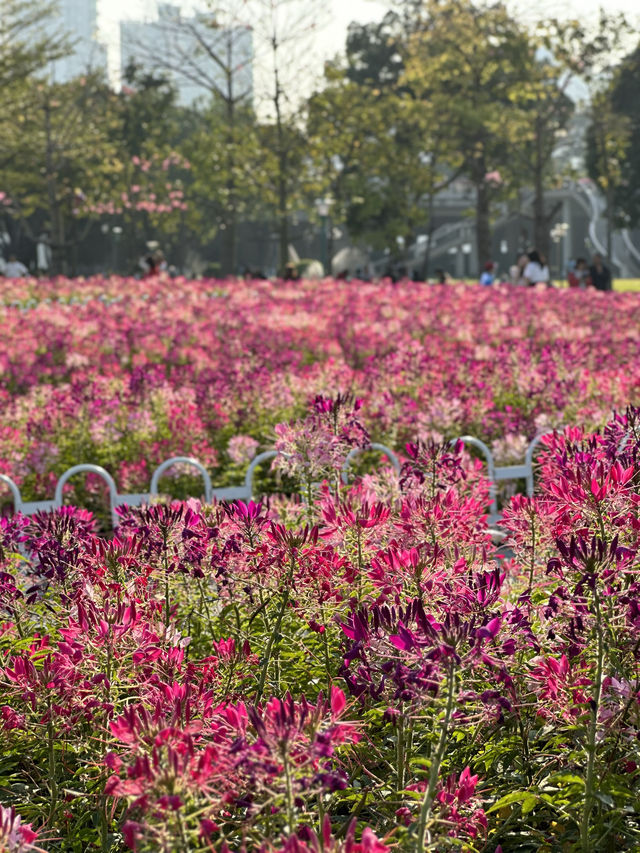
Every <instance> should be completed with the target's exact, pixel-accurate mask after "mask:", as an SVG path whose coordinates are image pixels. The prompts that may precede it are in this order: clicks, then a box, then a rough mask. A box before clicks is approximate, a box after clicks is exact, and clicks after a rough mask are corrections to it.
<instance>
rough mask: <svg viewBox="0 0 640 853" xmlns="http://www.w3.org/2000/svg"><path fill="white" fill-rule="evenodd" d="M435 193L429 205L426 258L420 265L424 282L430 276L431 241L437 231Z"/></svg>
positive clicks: (430, 198)
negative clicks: (434, 218) (434, 214)
mask: <svg viewBox="0 0 640 853" xmlns="http://www.w3.org/2000/svg"><path fill="white" fill-rule="evenodd" d="M435 201H436V199H435V193H433V192H431V193H429V205H428V213H427V216H428V217H429V225H428V227H427V245H426V248H425V251H424V258H423V259H422V264H421V265H420V278H421V279H422V280H423V281H426V280H427V277H428V275H429V264H430V263H431V241H432V239H433V232H434V231H435V227H434V225H435V223H434V221H433V209H434V207H435Z"/></svg>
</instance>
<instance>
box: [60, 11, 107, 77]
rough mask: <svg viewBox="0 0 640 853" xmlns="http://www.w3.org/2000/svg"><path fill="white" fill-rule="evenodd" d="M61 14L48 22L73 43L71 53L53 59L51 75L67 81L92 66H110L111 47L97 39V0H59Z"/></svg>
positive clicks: (104, 67)
mask: <svg viewBox="0 0 640 853" xmlns="http://www.w3.org/2000/svg"><path fill="white" fill-rule="evenodd" d="M56 6H57V9H56V12H57V14H54V15H52V17H51V20H50V21H48V22H47V28H48V29H49V30H50V32H51V33H56V34H59V33H65V34H66V35H67V36H68V37H69V41H70V43H71V45H72V52H71V53H70V54H69V56H65V57H63V58H62V59H58V60H56V61H55V62H52V63H51V78H52V80H53V81H54V82H56V83H66V82H67V81H68V80H71V79H72V78H73V77H78V76H80V75H82V74H86V73H87V71H89V70H96V69H100V70H104V71H105V72H106V68H107V49H106V47H105V46H104V45H103V44H101V43H100V42H99V41H98V39H97V29H98V8H97V6H98V4H97V0H57V3H56Z"/></svg>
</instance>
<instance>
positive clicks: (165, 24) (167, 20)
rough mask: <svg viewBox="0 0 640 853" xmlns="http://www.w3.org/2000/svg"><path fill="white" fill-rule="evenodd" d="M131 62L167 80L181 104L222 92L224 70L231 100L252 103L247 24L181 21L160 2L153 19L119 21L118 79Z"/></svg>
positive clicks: (199, 19) (200, 18)
mask: <svg viewBox="0 0 640 853" xmlns="http://www.w3.org/2000/svg"><path fill="white" fill-rule="evenodd" d="M213 56H215V57H217V58H219V59H220V60H221V61H220V62H217V61H216V60H215V59H214V58H213ZM131 62H134V63H135V64H136V65H140V66H142V67H143V68H146V69H148V70H150V71H156V72H158V73H161V74H164V75H166V76H167V77H169V79H171V81H172V82H173V84H174V85H175V87H176V89H177V91H178V101H179V103H180V104H182V105H183V106H193V105H194V104H198V103H200V104H201V103H204V102H206V101H209V100H210V99H211V95H212V92H213V91H215V89H216V87H219V89H220V90H222V91H223V92H224V93H225V94H226V93H227V91H228V86H229V80H228V79H227V74H226V72H227V69H228V70H229V72H230V75H229V76H230V81H231V85H232V89H233V97H234V98H236V99H237V100H238V101H240V102H244V103H251V102H252V100H253V33H252V31H251V28H250V27H248V26H234V27H222V26H221V27H219V28H215V27H212V26H211V17H210V16H208V17H205V16H204V15H193V16H191V17H186V16H183V15H181V13H180V9H179V7H178V6H173V5H170V4H166V3H161V4H159V5H158V17H157V20H152V21H121V22H120V68H121V73H122V75H123V76H124V72H125V70H126V68H127V66H128V65H129V64H130V63H131Z"/></svg>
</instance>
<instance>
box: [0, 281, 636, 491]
mask: <svg viewBox="0 0 640 853" xmlns="http://www.w3.org/2000/svg"><path fill="white" fill-rule="evenodd" d="M3 288H4V292H3V296H4V305H0V324H1V325H2V330H3V332H2V334H3V342H4V343H5V346H3V347H2V348H0V402H2V409H1V410H0V411H1V414H0V473H5V474H9V475H10V476H11V477H13V478H14V479H15V480H16V482H17V483H18V484H19V485H20V486H21V488H22V490H23V494H24V496H25V498H32V499H36V498H46V497H51V495H52V491H53V487H54V485H55V481H56V479H57V477H58V476H59V475H60V474H61V473H62V472H63V471H64V470H66V468H68V467H70V466H71V465H73V464H76V463H78V462H96V463H97V464H101V465H103V466H104V467H105V468H107V470H109V471H110V472H111V473H112V474H113V475H114V477H115V480H116V483H117V484H118V487H119V488H120V489H121V490H123V491H140V490H144V489H146V488H147V487H148V484H149V479H150V475H151V472H152V471H153V470H154V468H155V467H156V466H157V465H158V464H159V463H160V462H162V461H163V460H164V459H166V458H168V457H169V456H172V455H179V454H188V455H192V456H196V457H197V458H199V459H200V460H201V462H202V463H203V464H204V465H205V466H207V467H208V468H209V470H210V471H211V473H212V477H213V481H214V484H220V485H224V484H229V483H232V482H236V481H238V479H239V477H240V474H241V472H242V469H243V468H244V467H245V465H246V462H247V460H248V459H249V458H250V456H251V455H252V454H253V453H254V451H259V450H261V449H265V448H266V447H271V446H273V444H274V442H275V440H276V433H275V426H276V424H278V423H286V422H289V421H290V420H291V419H292V418H295V417H299V416H300V415H301V414H302V413H303V412H304V411H305V410H306V406H307V403H308V401H309V400H310V399H313V398H314V397H315V396H316V395H317V394H335V393H337V392H339V391H342V392H350V393H353V394H355V395H356V396H358V397H360V398H362V399H363V409H362V418H363V422H364V424H365V425H366V428H367V430H368V432H369V434H370V436H371V438H372V440H377V441H382V442H384V443H386V444H388V445H389V446H390V447H392V448H395V449H399V450H402V448H403V446H404V443H405V442H406V441H411V440H413V439H415V438H422V439H428V438H436V439H440V438H442V437H446V438H453V437H456V436H458V435H461V434H463V433H472V434H475V435H477V436H478V437H480V438H482V439H483V440H485V441H487V443H489V444H490V445H492V447H493V449H494V451H495V453H496V457H497V459H498V461H502V462H513V461H518V460H519V459H520V458H521V456H522V453H523V451H524V448H525V446H526V443H527V441H528V440H529V439H531V438H532V437H533V436H534V435H535V434H536V433H538V432H540V431H541V430H543V429H546V428H549V427H555V426H560V425H569V424H573V423H581V424H585V425H586V426H587V427H588V428H596V427H598V426H600V425H602V424H603V423H605V422H606V421H607V419H608V418H609V417H610V415H611V412H612V410H613V409H617V408H624V406H626V405H627V403H629V402H634V401H637V399H638V388H639V386H640V360H638V358H637V352H638V347H639V345H640V299H638V297H637V295H636V294H633V293H620V294H599V293H588V294H585V293H582V292H580V293H577V292H575V293H574V292H572V291H549V292H543V293H540V292H534V291H531V290H526V289H521V288H510V287H496V288H486V289H480V288H473V287H464V286H451V287H433V286H428V285H423V284H407V285H400V286H397V287H393V286H390V285H388V286H382V285H372V284H362V283H353V282H352V283H344V282H335V281H325V282H303V283H295V284H282V283H280V284H272V283H270V282H248V283H244V282H237V283H228V282H216V281H197V282H193V281H183V280H180V279H177V280H173V281H170V280H165V281H162V280H155V279H151V280H147V281H134V280H130V279H119V278H111V279H97V278H94V279H90V280H87V281H81V280H56V281H37V280H32V281H27V282H5V283H4V284H3ZM16 300H21V304H20V306H16V305H10V304H9V303H11V302H15V301H16ZM25 306H26V307H25Z"/></svg>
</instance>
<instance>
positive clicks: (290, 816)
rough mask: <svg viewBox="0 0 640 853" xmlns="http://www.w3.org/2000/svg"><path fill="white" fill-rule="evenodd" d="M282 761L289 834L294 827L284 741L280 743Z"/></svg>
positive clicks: (291, 792)
mask: <svg viewBox="0 0 640 853" xmlns="http://www.w3.org/2000/svg"><path fill="white" fill-rule="evenodd" d="M282 763H283V764H284V776H285V780H286V785H287V824H288V826H287V830H288V832H289V834H292V833H293V828H294V817H293V785H292V782H291V767H290V766H289V754H288V752H287V745H286V743H284V744H283V745H282Z"/></svg>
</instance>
